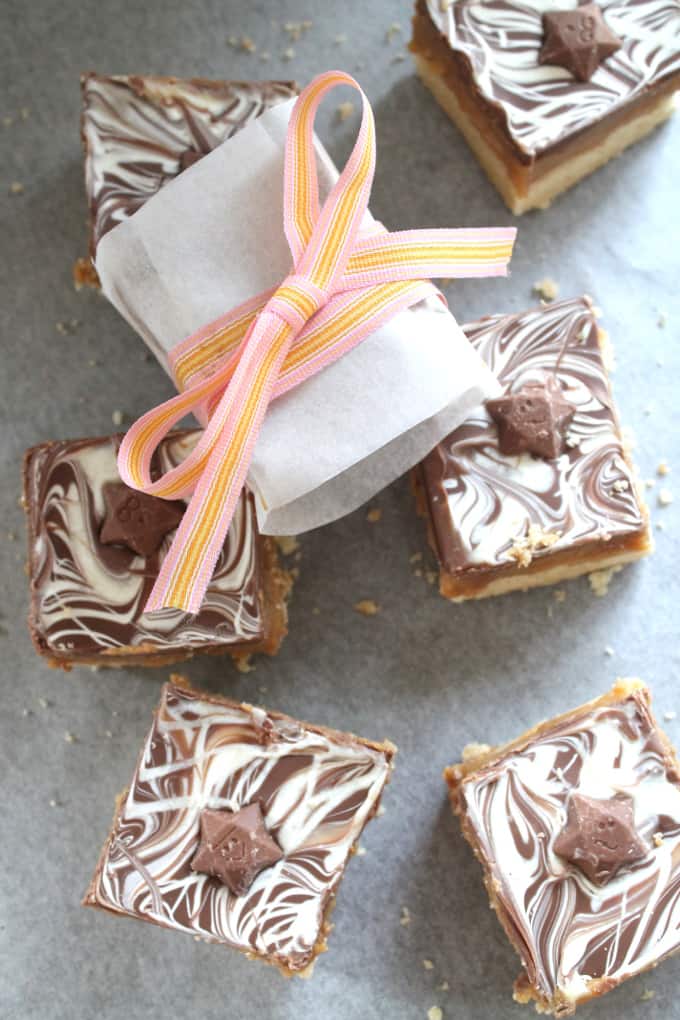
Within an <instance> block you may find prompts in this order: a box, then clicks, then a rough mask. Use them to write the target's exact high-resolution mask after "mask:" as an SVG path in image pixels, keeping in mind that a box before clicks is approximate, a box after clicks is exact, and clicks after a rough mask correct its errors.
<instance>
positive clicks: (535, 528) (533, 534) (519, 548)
mask: <svg viewBox="0 0 680 1020" xmlns="http://www.w3.org/2000/svg"><path fill="white" fill-rule="evenodd" d="M561 534H562V532H561V531H544V529H543V528H542V527H541V526H540V524H530V525H529V530H528V531H527V533H526V535H525V536H524V537H523V538H517V539H515V542H514V544H513V545H512V547H511V549H510V550H509V552H508V555H509V556H510V558H511V559H513V560H516V561H517V563H518V564H519V566H520V567H528V566H529V564H530V563H531V561H532V559H533V557H534V553H535V552H536V551H537V550H538V549H549V548H550V546H551V545H554V544H555V542H557V541H558V539H559V538H560V536H561Z"/></svg>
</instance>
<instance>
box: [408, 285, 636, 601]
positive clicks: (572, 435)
mask: <svg viewBox="0 0 680 1020" xmlns="http://www.w3.org/2000/svg"><path fill="white" fill-rule="evenodd" d="M463 328H464V330H465V333H466V335H467V337H468V338H469V340H470V342H471V343H472V345H473V346H474V347H475V349H476V350H477V351H478V352H479V353H480V355H481V356H482V357H483V358H484V360H485V361H486V363H487V364H488V366H489V368H490V369H491V370H492V371H493V372H494V373H495V375H496V376H497V378H498V380H499V382H500V383H501V385H502V386H504V387H505V392H504V393H503V395H502V396H500V397H497V398H491V399H490V400H487V401H486V403H485V404H484V405H481V406H480V407H479V408H477V409H476V410H475V412H474V413H473V414H472V415H470V417H469V418H468V420H467V421H466V422H464V424H463V425H461V426H460V427H459V428H458V429H456V430H455V431H454V432H452V433H451V435H449V436H447V437H446V439H444V440H442V442H441V443H439V444H438V445H437V446H436V447H435V448H434V449H433V450H432V452H431V453H430V454H429V455H428V456H427V457H426V458H425V460H424V461H423V463H422V465H421V466H420V468H419V470H418V471H417V472H415V476H414V477H415V483H416V490H417V497H418V508H419V510H420V512H421V513H422V514H423V515H424V516H425V517H426V519H427V522H428V528H429V534H430V539H431V543H432V545H433V547H434V549H435V551H436V554H437V557H438V559H439V564H440V590H441V592H442V595H445V596H446V597H447V598H449V599H452V600H453V601H456V602H458V601H462V600H464V599H475V598H485V597H486V596H489V595H501V594H504V593H505V592H510V591H516V590H522V591H524V590H526V589H527V588H534V587H536V586H538V585H545V584H556V583H558V582H560V581H564V580H567V579H568V578H571V577H578V576H580V575H582V574H586V573H590V572H592V571H596V570H603V569H609V568H616V567H619V566H621V565H623V564H624V563H629V562H631V561H632V560H636V559H638V558H640V557H641V556H644V555H645V554H646V553H648V552H650V551H651V547H652V541H651V536H650V531H649V520H648V514H647V510H646V507H645V505H644V503H643V500H642V497H641V495H640V493H639V491H638V487H637V485H636V480H635V475H634V472H633V469H632V466H631V464H630V462H629V458H628V455H627V452H626V449H625V447H624V443H623V439H622V436H621V430H620V427H619V423H618V419H617V415H616V409H615V406H614V400H613V397H612V392H611V388H610V385H609V378H608V372H607V364H606V362H607V356H608V351H609V348H608V338H607V337H606V334H605V333H604V331H603V330H601V329H600V328H599V326H598V324H597V320H596V318H595V314H594V311H593V308H592V305H591V302H590V300H589V299H588V298H586V297H583V298H574V299H570V300H565V301H556V302H554V303H553V304H549V305H544V306H541V307H539V308H533V309H530V310H529V311H527V312H521V313H519V314H515V315H494V316H490V317H488V318H485V319H480V320H479V321H478V322H472V323H469V324H468V325H466V326H464V327H463Z"/></svg>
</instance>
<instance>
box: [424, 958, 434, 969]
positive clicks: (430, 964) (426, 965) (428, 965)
mask: <svg viewBox="0 0 680 1020" xmlns="http://www.w3.org/2000/svg"><path fill="white" fill-rule="evenodd" d="M423 967H424V968H425V970H434V964H433V962H432V960H423Z"/></svg>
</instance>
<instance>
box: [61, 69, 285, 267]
mask: <svg viewBox="0 0 680 1020" xmlns="http://www.w3.org/2000/svg"><path fill="white" fill-rule="evenodd" d="M82 92H83V113H82V122H81V130H82V136H83V144H84V146H85V190H86V193H87V200H88V204H89V208H90V222H91V236H90V255H91V256H94V252H95V249H96V247H97V244H98V243H99V241H100V240H101V238H102V237H103V236H104V234H105V233H107V231H109V230H111V229H112V227H115V226H116V224H117V223H120V221H121V220H123V219H125V218H126V217H128V216H131V215H132V214H133V213H134V212H135V211H136V210H137V209H139V207H140V206H141V205H143V204H144V202H146V201H147V199H148V198H150V197H151V196H152V195H153V194H155V192H157V191H158V190H159V188H161V187H162V185H163V184H164V183H165V182H166V181H168V180H171V179H172V178H173V177H176V176H177V174H179V173H181V172H182V171H183V170H186V169H187V168H188V167H190V166H191V165H192V164H193V163H195V162H196V160H197V159H200V158H201V156H203V155H205V154H206V153H208V152H211V151H212V150H213V149H214V148H216V147H217V146H218V145H220V144H221V143H222V142H223V141H225V140H226V139H227V138H230V137H231V136H232V135H233V134H235V132H237V131H239V130H240V129H241V128H243V127H245V125H246V124H248V123H249V122H250V121H251V120H254V118H255V117H258V116H259V115H260V114H261V113H262V112H263V111H264V110H266V109H268V108H269V107H270V106H274V105H275V104H276V103H280V102H282V101H283V100H284V99H290V98H291V97H292V96H294V95H296V92H297V90H296V87H295V85H294V84H293V83H292V82H279V81H261V82H258V81H254V82H229V81H207V80H205V79H200V78H196V79H188V80H181V79H177V78H159V77H153V76H149V75H147V76H144V77H142V76H140V75H113V76H105V75H97V74H94V73H90V74H86V75H84V76H83V78H82Z"/></svg>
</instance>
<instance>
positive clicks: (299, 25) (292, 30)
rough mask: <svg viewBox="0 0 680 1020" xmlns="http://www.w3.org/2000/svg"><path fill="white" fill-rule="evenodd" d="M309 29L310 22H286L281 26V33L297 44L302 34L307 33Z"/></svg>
mask: <svg viewBox="0 0 680 1020" xmlns="http://www.w3.org/2000/svg"><path fill="white" fill-rule="evenodd" d="M311 27H312V22H311V21H287V22H286V23H285V25H284V26H283V31H284V32H286V33H287V34H288V38H289V39H290V41H291V42H297V41H298V40H299V39H301V38H302V34H303V32H307V31H308V30H309V29H310V28H311Z"/></svg>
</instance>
